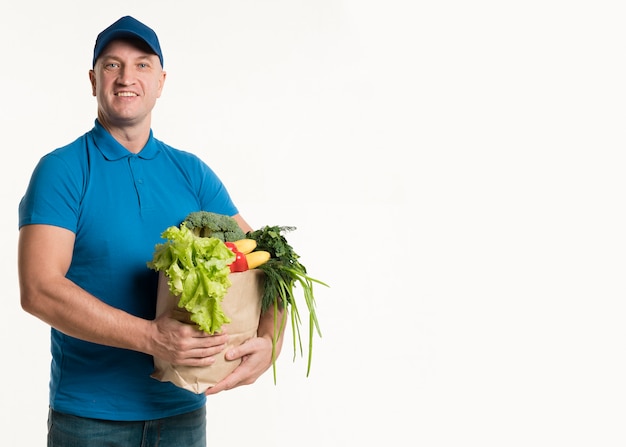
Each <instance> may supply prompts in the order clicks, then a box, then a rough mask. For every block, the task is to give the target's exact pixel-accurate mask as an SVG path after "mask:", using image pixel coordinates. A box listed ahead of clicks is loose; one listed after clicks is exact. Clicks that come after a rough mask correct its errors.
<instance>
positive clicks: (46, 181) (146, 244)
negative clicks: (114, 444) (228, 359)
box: [19, 120, 237, 420]
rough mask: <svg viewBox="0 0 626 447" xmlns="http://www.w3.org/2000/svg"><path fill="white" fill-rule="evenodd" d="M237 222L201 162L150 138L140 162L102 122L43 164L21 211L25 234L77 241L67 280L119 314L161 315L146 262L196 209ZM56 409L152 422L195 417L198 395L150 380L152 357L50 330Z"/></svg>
mask: <svg viewBox="0 0 626 447" xmlns="http://www.w3.org/2000/svg"><path fill="white" fill-rule="evenodd" d="M198 210H206V211H212V212H216V213H220V214H227V215H234V214H236V213H237V208H236V207H235V205H234V204H233V202H232V200H231V198H230V196H229V194H228V192H227V190H226V188H225V187H224V185H223V184H222V182H221V181H220V179H219V178H218V177H217V176H216V174H215V173H214V172H213V171H212V170H211V169H210V168H209V167H208V166H207V165H206V164H205V163H204V162H203V161H201V160H200V159H199V158H198V157H197V156H195V155H193V154H190V153H188V152H184V151H181V150H178V149H174V148H172V147H170V146H168V145H166V144H165V143H163V142H161V141H159V140H157V139H155V138H154V137H153V135H152V132H150V139H149V140H148V142H147V143H146V145H145V147H144V148H143V149H142V150H141V152H139V153H138V154H133V153H131V152H129V151H128V150H126V149H125V148H124V147H123V146H122V145H120V144H119V143H118V142H117V141H116V140H115V139H114V138H113V137H112V136H111V134H109V133H108V132H107V131H106V130H105V129H104V128H103V127H102V126H101V125H100V123H99V122H98V121H97V120H96V122H95V126H94V128H93V129H92V130H91V131H89V132H87V133H86V134H85V135H83V136H81V137H80V138H78V139H77V140H76V141H74V142H73V143H71V144H69V145H67V146H65V147H62V148H59V149H56V150H54V151H53V152H51V153H49V154H47V155H45V156H44V157H42V158H41V160H40V161H39V163H38V165H37V166H36V168H35V170H34V172H33V175H32V177H31V180H30V183H29V185H28V188H27V190H26V193H25V195H24V197H23V198H22V200H21V202H20V204H19V226H20V227H22V226H23V225H29V224H46V225H54V226H58V227H62V228H66V229H68V230H70V231H72V232H74V233H75V235H76V241H75V246H74V253H73V257H72V262H71V265H70V268H69V271H68V273H67V278H69V279H70V280H72V281H73V282H75V283H76V284H78V285H79V286H80V287H82V288H83V289H85V290H86V291H88V292H89V293H91V294H93V295H94V296H96V297H98V298H99V299H101V300H102V301H104V302H106V303H108V304H110V305H111V306H114V307H117V308H119V309H123V310H125V311H126V312H129V313H131V314H133V315H136V316H138V317H141V318H146V319H153V318H154V316H155V302H156V284H157V276H156V275H157V274H156V273H155V272H154V271H152V270H150V269H148V267H147V266H146V263H147V262H148V261H150V260H151V259H152V255H153V253H154V247H155V245H156V244H158V243H162V242H164V240H163V239H161V233H162V232H163V230H165V228H167V227H169V226H171V225H179V224H180V223H181V222H182V221H183V220H184V218H185V216H187V214H189V213H190V212H192V211H198ZM51 352H52V363H51V380H50V405H51V407H52V408H53V409H55V410H57V411H59V412H63V413H68V414H74V415H79V416H84V417H91V418H100V419H109V420H148V419H156V418H162V417H167V416H172V415H176V414H181V413H185V412H187V411H193V410H195V409H197V408H200V407H201V406H202V405H204V403H205V396H204V395H203V394H199V395H197V394H195V393H192V392H189V391H186V390H184V389H182V388H179V387H177V386H175V385H173V384H171V383H169V382H160V381H158V380H156V379H153V378H151V377H150V374H151V373H152V372H153V368H154V367H153V361H152V357H151V356H149V355H146V354H142V353H139V352H135V351H130V350H124V349H118V348H112V347H108V346H102V345H99V344H94V343H88V342H85V341H82V340H78V339H76V338H73V337H69V336H67V335H65V334H63V333H61V332H59V331H57V330H55V329H52V330H51Z"/></svg>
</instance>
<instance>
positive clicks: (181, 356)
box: [151, 309, 228, 366]
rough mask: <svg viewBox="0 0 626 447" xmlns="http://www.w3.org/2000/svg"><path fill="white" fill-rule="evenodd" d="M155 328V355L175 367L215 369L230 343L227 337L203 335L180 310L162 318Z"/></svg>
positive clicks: (155, 324)
mask: <svg viewBox="0 0 626 447" xmlns="http://www.w3.org/2000/svg"><path fill="white" fill-rule="evenodd" d="M153 326H154V335H153V337H152V341H153V343H152V349H151V351H152V355H153V356H154V357H158V358H160V359H162V360H164V361H166V362H168V363H171V364H174V365H185V366H209V365H212V364H213V363H214V362H215V357H214V356H215V355H216V354H219V353H220V352H222V350H223V349H224V347H225V344H226V341H227V340H228V335H226V334H224V333H222V334H215V335H209V334H207V333H206V332H203V331H201V330H200V329H198V327H197V326H196V325H195V324H193V323H192V322H191V321H189V320H188V317H187V315H186V314H184V313H182V312H180V311H178V310H177V309H172V310H171V311H169V312H164V313H163V314H161V315H160V316H159V317H157V318H156V319H155V320H154V321H153Z"/></svg>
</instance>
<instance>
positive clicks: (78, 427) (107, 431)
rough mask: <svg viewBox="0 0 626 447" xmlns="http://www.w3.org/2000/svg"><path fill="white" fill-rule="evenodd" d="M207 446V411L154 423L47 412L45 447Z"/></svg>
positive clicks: (159, 420) (197, 411)
mask: <svg viewBox="0 0 626 447" xmlns="http://www.w3.org/2000/svg"><path fill="white" fill-rule="evenodd" d="M156 446H158V447H182V446H184V447H206V408H205V407H202V408H200V409H199V410H196V411H193V412H191V413H186V414H181V415H179V416H172V417H169V418H164V419H156V420H153V421H139V422H125V421H105V420H100V419H87V418H81V417H78V416H72V415H68V414H63V413H58V412H56V411H53V410H50V412H49V415H48V447H156Z"/></svg>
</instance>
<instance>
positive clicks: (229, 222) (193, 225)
mask: <svg viewBox="0 0 626 447" xmlns="http://www.w3.org/2000/svg"><path fill="white" fill-rule="evenodd" d="M183 223H184V224H185V226H186V227H187V228H189V229H190V230H191V231H192V232H193V233H194V234H195V235H196V236H199V237H215V238H217V239H219V240H221V241H222V242H235V241H238V240H240V239H244V238H245V237H246V235H245V233H244V232H243V230H242V229H241V228H240V227H239V224H238V223H237V221H236V220H235V219H233V218H232V217H230V216H226V215H225V214H217V213H211V212H209V211H194V212H192V213H189V214H188V215H187V217H185V220H184V221H183Z"/></svg>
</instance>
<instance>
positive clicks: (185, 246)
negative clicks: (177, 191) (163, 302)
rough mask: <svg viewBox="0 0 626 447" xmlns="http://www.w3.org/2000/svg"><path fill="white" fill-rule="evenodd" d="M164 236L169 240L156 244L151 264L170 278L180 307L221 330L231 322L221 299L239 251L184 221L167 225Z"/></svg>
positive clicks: (211, 329) (202, 323)
mask: <svg viewBox="0 0 626 447" xmlns="http://www.w3.org/2000/svg"><path fill="white" fill-rule="evenodd" d="M161 237H162V238H163V239H167V242H165V243H163V244H157V245H156V247H155V251H154V256H153V258H152V261H150V262H148V263H147V264H148V267H149V268H151V269H153V270H156V271H157V272H163V273H164V274H165V275H166V276H167V277H168V286H169V288H170V292H172V295H174V296H177V297H179V302H178V306H179V307H181V308H184V309H186V310H187V311H189V313H190V314H191V320H192V321H193V322H195V323H197V324H198V326H199V327H200V329H202V330H203V331H205V332H207V333H209V334H214V333H216V332H219V331H220V329H221V327H222V325H223V324H226V323H230V319H229V318H228V317H227V316H226V314H225V313H224V312H223V311H222V307H221V302H222V299H223V298H224V296H225V295H226V292H227V291H228V288H229V287H230V285H231V282H230V280H229V279H228V275H229V273H230V267H229V264H230V263H232V262H233V261H234V260H235V254H234V253H233V252H232V251H231V250H230V249H229V248H228V247H226V245H225V244H224V242H223V241H221V240H220V239H218V238H215V237H199V236H196V235H195V234H194V232H193V231H192V230H191V229H189V228H188V227H187V226H186V225H185V224H184V223H183V224H181V225H180V226H179V227H175V226H172V227H169V228H167V229H166V230H165V231H164V232H163V233H162V234H161Z"/></svg>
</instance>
